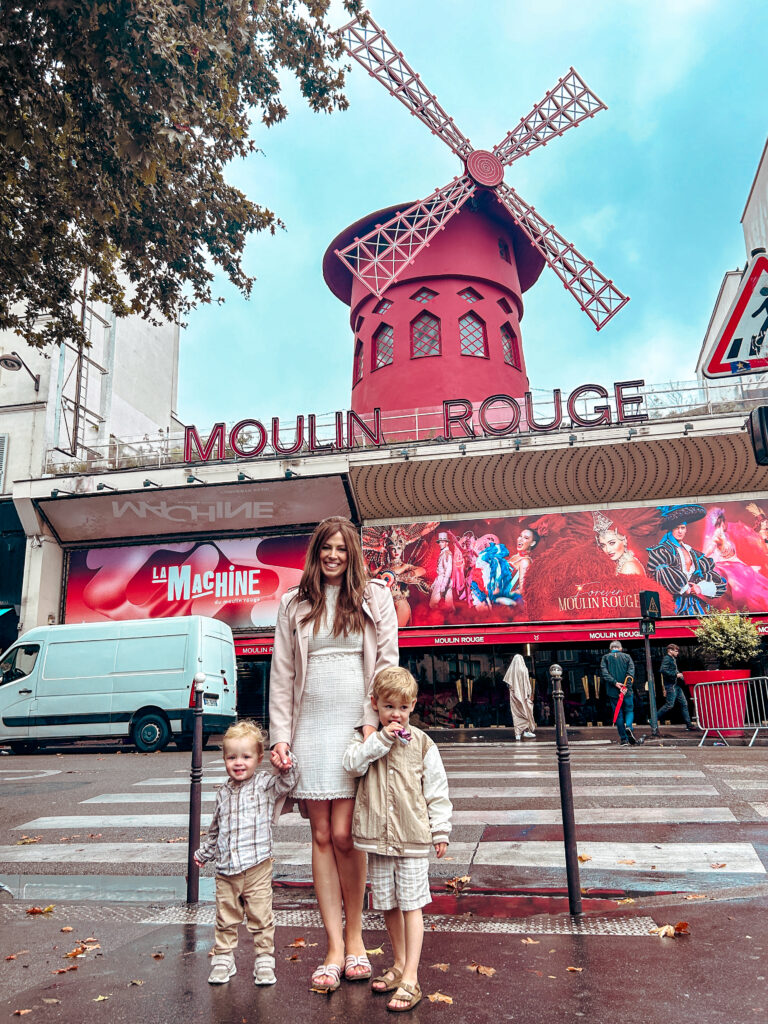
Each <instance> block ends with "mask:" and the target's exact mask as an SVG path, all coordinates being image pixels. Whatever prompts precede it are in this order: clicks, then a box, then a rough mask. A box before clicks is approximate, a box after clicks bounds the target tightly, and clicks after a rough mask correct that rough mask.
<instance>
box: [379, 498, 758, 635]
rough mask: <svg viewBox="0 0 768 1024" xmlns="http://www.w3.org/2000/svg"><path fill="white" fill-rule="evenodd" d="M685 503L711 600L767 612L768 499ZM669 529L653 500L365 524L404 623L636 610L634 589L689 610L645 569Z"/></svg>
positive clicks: (636, 613) (670, 610)
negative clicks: (715, 583) (593, 508)
mask: <svg viewBox="0 0 768 1024" xmlns="http://www.w3.org/2000/svg"><path fill="white" fill-rule="evenodd" d="M761 502H763V503H764V508H763V505H761ZM680 504H682V503H680ZM690 507H692V508H693V510H694V511H692V512H691V513H690V518H694V517H695V516H696V515H699V514H702V518H699V519H695V520H694V521H692V522H689V523H688V525H687V532H686V534H685V537H684V543H685V544H686V545H688V546H689V548H690V549H692V550H693V551H695V552H697V558H698V557H699V556H704V555H705V554H706V555H707V556H708V558H709V563H708V564H709V565H710V566H711V573H710V575H711V576H712V579H715V578H717V579H718V580H720V581H724V582H725V589H724V592H723V593H720V594H718V595H717V596H713V597H709V598H706V599H705V601H704V603H705V604H706V606H707V607H709V608H712V609H726V610H731V611H736V610H740V611H747V612H754V613H761V612H766V611H768V546H767V545H768V500H765V499H756V501H727V502H718V503H717V504H714V503H703V504H701V505H698V504H696V503H693V502H692V503H690ZM703 513H706V515H703ZM601 517H603V518H601ZM607 523H609V524H610V525H609V526H607V525H606V524H607ZM669 527H670V523H669V522H668V521H667V522H666V523H665V522H664V521H663V519H662V516H661V514H660V511H659V509H658V508H655V507H631V508H621V509H609V510H603V511H602V512H596V513H593V512H567V513H552V514H548V515H535V516H531V515H525V516H513V517H507V518H483V519H464V520H458V521H457V520H452V521H448V522H435V521H433V522H420V523H414V524H407V525H402V524H400V525H395V524H393V525H391V526H381V527H378V526H377V527H365V528H364V529H363V546H364V549H365V555H366V559H367V562H368V565H369V570H370V571H371V573H372V575H378V576H381V577H383V578H384V579H386V580H387V582H388V583H389V584H390V586H391V587H392V590H393V594H394V596H395V603H396V608H397V612H398V620H399V622H400V625H401V627H409V626H418V627H440V626H449V627H450V626H458V627H462V626H464V627H466V626H470V627H475V626H484V625H491V624H496V623H499V624H518V623H519V624H524V623H535V622H540V623H546V622H562V623H573V622H585V623H588V622H604V621H606V620H610V621H617V620H627V619H629V620H632V619H634V620H637V619H639V618H640V606H639V600H638V594H639V592H640V591H641V590H655V591H658V592H659V594H660V598H661V612H662V615H663V616H664V617H665V618H668V617H675V616H678V617H680V618H683V617H690V616H691V615H692V614H697V613H695V612H691V611H690V610H685V609H684V608H683V607H682V606H681V602H680V601H679V600H677V599H676V595H675V594H673V593H672V592H670V590H668V589H666V588H665V586H664V585H663V583H662V582H661V581H660V579H659V578H654V577H653V576H652V575H651V574H650V573H649V571H648V563H649V551H648V549H649V548H654V547H655V546H657V545H659V543H660V542H661V540H662V538H663V536H664V535H665V533H667V531H668V529H669ZM596 528H597V529H596ZM601 528H602V530H603V533H602V540H603V546H602V547H601V545H600V543H599V539H600V538H599V534H598V531H599V530H600V529H601ZM606 530H608V531H609V534H608V540H609V541H610V542H611V544H610V545H609V544H606V543H605V542H606V533H605V531H606ZM761 531H762V532H761ZM441 534H442V535H444V537H445V540H443V541H442V543H441V541H440V536H441ZM617 537H618V538H619V540H618V541H617V540H616V538H617ZM531 541H533V543H532V544H531ZM700 564H701V563H700ZM693 579H694V580H695V579H696V577H694V578H693ZM719 589H721V590H722V585H720V587H719Z"/></svg>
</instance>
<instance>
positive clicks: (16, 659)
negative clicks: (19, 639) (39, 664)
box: [0, 644, 40, 686]
mask: <svg viewBox="0 0 768 1024" xmlns="http://www.w3.org/2000/svg"><path fill="white" fill-rule="evenodd" d="M39 653H40V645H39V644H22V646H21V647H14V648H13V649H12V650H10V651H9V652H8V654H7V656H6V657H5V658H3V661H2V663H1V664H0V673H2V675H0V686H3V685H4V684H5V683H15V682H16V680H17V679H24V677H25V676H28V675H29V673H30V672H31V671H32V669H33V668H34V667H35V662H36V661H37V656H38V654H39Z"/></svg>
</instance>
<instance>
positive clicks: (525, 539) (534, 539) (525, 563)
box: [509, 527, 540, 593]
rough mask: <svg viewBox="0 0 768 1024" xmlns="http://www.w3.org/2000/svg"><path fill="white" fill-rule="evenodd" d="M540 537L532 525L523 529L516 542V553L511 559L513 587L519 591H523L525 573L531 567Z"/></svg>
mask: <svg viewBox="0 0 768 1024" xmlns="http://www.w3.org/2000/svg"><path fill="white" fill-rule="evenodd" d="M539 540H540V537H539V534H538V532H537V531H536V530H534V529H533V528H532V527H526V528H525V529H524V530H521V531H520V533H519V535H518V538H517V542H516V544H515V554H514V555H512V557H511V558H510V559H509V564H510V565H511V566H512V570H513V582H512V588H513V589H514V590H516V591H517V592H518V593H521V592H522V589H523V583H524V582H525V574H526V573H527V572H528V570H529V569H530V567H531V562H532V561H533V556H532V551H533V549H534V548H535V547H536V545H537V544H538V543H539Z"/></svg>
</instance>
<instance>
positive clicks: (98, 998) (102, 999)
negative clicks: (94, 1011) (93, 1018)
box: [91, 996, 109, 1003]
mask: <svg viewBox="0 0 768 1024" xmlns="http://www.w3.org/2000/svg"><path fill="white" fill-rule="evenodd" d="M108 999H109V996H96V998H95V999H92V1000H91V1002H92V1003H106V1001H107V1000H108Z"/></svg>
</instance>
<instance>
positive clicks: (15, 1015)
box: [13, 1010, 32, 1017]
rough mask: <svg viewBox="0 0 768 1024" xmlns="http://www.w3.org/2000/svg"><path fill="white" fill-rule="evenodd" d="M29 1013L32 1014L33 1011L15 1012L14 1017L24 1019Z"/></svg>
mask: <svg viewBox="0 0 768 1024" xmlns="http://www.w3.org/2000/svg"><path fill="white" fill-rule="evenodd" d="M27 1013H32V1011H31V1010H14V1011H13V1016H14V1017H23V1016H24V1015H25V1014H27Z"/></svg>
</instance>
